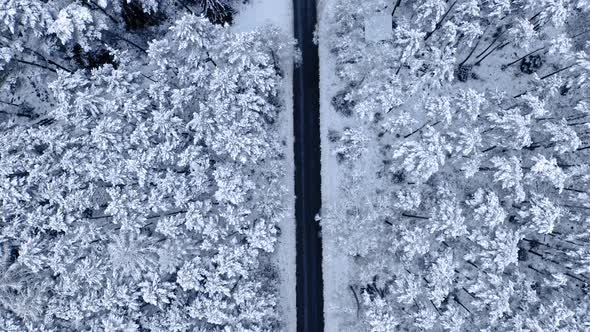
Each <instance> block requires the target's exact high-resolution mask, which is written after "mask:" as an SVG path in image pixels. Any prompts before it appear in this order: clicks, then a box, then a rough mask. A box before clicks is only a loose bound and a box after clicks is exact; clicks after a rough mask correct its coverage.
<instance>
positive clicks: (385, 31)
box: [365, 13, 393, 42]
mask: <svg viewBox="0 0 590 332" xmlns="http://www.w3.org/2000/svg"><path fill="white" fill-rule="evenodd" d="M391 38H393V25H392V17H391V14H387V13H376V14H375V15H374V16H371V17H368V18H367V19H365V39H366V40H368V41H373V42H378V41H383V40H390V39H391Z"/></svg>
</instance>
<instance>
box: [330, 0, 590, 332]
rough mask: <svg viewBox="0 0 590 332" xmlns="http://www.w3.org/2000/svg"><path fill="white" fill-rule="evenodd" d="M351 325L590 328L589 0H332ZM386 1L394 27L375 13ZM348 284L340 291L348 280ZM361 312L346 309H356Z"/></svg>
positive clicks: (336, 138)
mask: <svg viewBox="0 0 590 332" xmlns="http://www.w3.org/2000/svg"><path fill="white" fill-rule="evenodd" d="M325 15H326V18H325V20H326V21H327V22H325V23H324V24H325V26H326V28H325V31H323V32H322V33H321V34H320V35H319V43H320V45H321V44H322V43H324V45H325V47H327V48H328V50H329V52H330V56H332V57H333V59H334V63H335V71H336V73H335V74H336V77H337V79H338V80H339V81H340V82H341V83H342V84H341V85H342V87H341V88H340V89H339V91H338V93H336V94H334V95H333V96H332V97H331V101H330V102H331V104H332V105H331V107H332V108H333V111H332V112H334V113H335V115H334V116H338V117H339V118H341V119H344V120H343V121H344V122H342V123H346V125H342V126H338V125H336V124H333V123H328V124H325V125H326V126H327V127H328V128H330V131H329V134H328V135H327V137H326V139H327V140H329V141H330V143H329V146H330V150H331V154H332V157H333V158H334V159H335V160H336V162H337V163H338V165H339V166H338V167H339V168H340V171H341V172H342V174H344V175H343V180H342V181H341V183H340V185H339V188H338V194H337V197H338V199H335V200H334V201H332V202H328V203H327V204H326V205H327V206H325V207H324V210H325V211H324V215H323V218H322V219H323V221H322V223H323V228H324V238H327V237H332V238H336V239H337V240H336V241H337V243H338V247H339V248H340V249H341V250H343V251H345V252H346V255H348V256H349V257H350V260H351V262H353V263H352V264H353V265H354V267H353V269H352V271H353V272H352V275H351V278H350V280H349V281H348V282H349V284H348V285H346V286H347V288H349V289H348V290H346V291H347V292H348V293H347V295H348V298H347V299H346V300H343V302H352V303H354V304H353V306H352V307H350V308H352V309H350V308H349V309H346V308H345V307H342V309H341V310H342V311H343V312H344V313H343V315H347V316H349V317H356V318H354V319H352V320H353V321H354V320H356V321H357V322H354V325H351V326H346V327H343V328H342V329H343V330H351V331H352V330H355V331H364V330H367V331H442V330H444V331H587V330H588V329H589V328H590V327H589V326H590V315H589V308H588V306H589V304H590V295H589V293H588V292H589V287H590V285H589V283H588V282H589V281H590V232H589V230H588V229H589V225H590V196H589V190H590V164H589V161H590V118H589V117H590V1H587V0H515V1H509V0H457V1H454V0H449V1H445V0H419V1H407V0H395V1H383V0H369V1H363V2H359V1H354V0H335V1H332V5H331V6H329V7H328V8H327V9H326V14H325ZM375 15H387V16H389V15H391V17H392V25H393V26H392V31H391V35H390V36H389V37H388V38H387V39H385V38H384V40H376V41H375V40H369V39H368V38H367V36H366V31H365V30H366V29H367V28H368V26H367V24H368V23H367V22H370V18H371V17H373V16H375ZM343 294H344V293H343ZM349 320H351V319H349Z"/></svg>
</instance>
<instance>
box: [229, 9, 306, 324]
mask: <svg viewBox="0 0 590 332" xmlns="http://www.w3.org/2000/svg"><path fill="white" fill-rule="evenodd" d="M265 24H273V25H275V26H277V27H279V28H280V29H281V30H282V31H283V32H284V33H285V35H286V36H289V37H291V38H292V37H293V4H292V1H291V0H251V1H250V2H249V3H248V4H245V5H243V6H241V7H240V8H239V14H238V15H237V16H236V18H235V22H234V25H233V26H232V29H235V30H236V31H240V32H247V31H251V30H253V29H255V28H256V27H259V26H263V25H265ZM281 63H282V64H283V67H282V70H283V73H284V74H285V77H284V86H283V100H284V101H285V110H284V112H283V113H282V114H281V117H282V119H281V132H282V136H283V137H284V138H285V141H286V143H285V144H286V169H285V174H287V176H286V178H285V184H284V185H285V186H286V187H287V190H288V192H289V195H288V197H287V203H288V204H289V213H288V217H287V218H286V219H285V220H284V221H283V222H282V223H281V225H280V227H281V236H280V237H279V240H278V246H277V249H276V252H275V256H274V257H273V260H274V263H275V265H276V266H277V267H278V269H279V271H278V272H279V277H280V283H279V292H280V297H281V299H280V303H281V308H280V310H281V316H282V317H283V319H284V322H285V326H284V331H296V330H297V307H296V293H295V287H296V265H295V254H296V252H295V196H294V192H295V180H294V177H293V174H294V172H295V170H294V160H293V158H294V156H293V153H294V152H293V139H294V138H293V60H292V59H290V58H289V59H283V61H282V62H281Z"/></svg>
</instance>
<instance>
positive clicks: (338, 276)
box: [318, 0, 358, 332]
mask: <svg viewBox="0 0 590 332" xmlns="http://www.w3.org/2000/svg"><path fill="white" fill-rule="evenodd" d="M332 5H333V1H331V0H322V1H320V2H319V4H318V40H319V44H318V48H319V56H320V128H321V141H322V149H321V151H322V215H324V214H325V212H327V211H329V210H330V209H331V208H332V207H334V204H333V202H337V201H342V200H343V199H344V200H349V199H353V198H352V197H341V194H342V193H341V191H340V188H339V187H340V183H341V181H342V180H343V177H344V176H345V174H343V170H342V168H341V167H340V166H339V165H338V161H337V157H336V155H335V154H334V153H332V144H333V143H331V142H329V139H328V137H329V136H330V134H329V133H330V132H331V131H334V130H336V131H341V130H343V129H344V128H345V127H347V126H350V125H354V120H351V119H350V118H346V117H343V116H342V115H341V114H339V113H337V112H336V110H335V109H334V107H333V105H332V102H331V101H332V98H333V97H334V95H335V94H336V93H337V92H338V91H340V90H341V89H342V88H343V83H341V80H340V79H339V78H338V77H337V76H336V66H335V62H336V59H335V57H334V54H332V53H331V52H330V49H329V44H328V43H326V42H325V40H326V39H328V38H329V36H327V35H326V34H327V33H329V31H328V29H327V27H326V24H328V23H329V18H328V15H330V14H331V13H333V8H331V6H332ZM336 236H337V233H336V232H335V230H334V229H332V228H331V225H322V246H323V255H324V259H323V275H324V320H325V330H326V331H327V332H339V331H344V330H345V331H351V330H354V326H355V323H358V318H357V317H356V307H355V300H354V295H353V294H352V293H351V291H350V288H349V287H348V286H349V284H350V282H351V280H352V279H353V275H354V272H353V271H354V268H355V265H354V263H353V261H352V258H351V257H350V256H349V255H347V254H346V253H345V252H343V251H342V249H341V247H340V246H339V245H338V242H337V241H336Z"/></svg>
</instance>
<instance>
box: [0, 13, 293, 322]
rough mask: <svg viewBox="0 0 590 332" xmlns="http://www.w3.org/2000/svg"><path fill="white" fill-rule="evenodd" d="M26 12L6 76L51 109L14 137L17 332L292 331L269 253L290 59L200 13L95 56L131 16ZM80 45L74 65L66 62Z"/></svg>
mask: <svg viewBox="0 0 590 332" xmlns="http://www.w3.org/2000/svg"><path fill="white" fill-rule="evenodd" d="M8 3H9V4H8V5H10V4H11V3H12V2H11V1H8ZM26 4H27V8H24V7H23V6H24V5H25V3H22V1H19V2H18V3H15V5H16V8H17V9H15V10H14V11H10V12H9V13H8V14H7V13H6V12H4V14H3V15H4V17H3V18H4V20H5V22H6V20H8V22H9V23H10V22H13V21H14V22H13V23H11V24H8V23H6V24H5V25H3V28H4V30H3V31H2V33H3V38H4V37H5V36H6V35H7V34H10V36H11V37H10V38H12V40H11V44H8V41H7V44H6V45H8V46H6V47H5V48H4V49H3V50H4V51H3V52H7V53H4V54H6V56H4V57H3V59H4V60H5V62H4V68H5V70H8V71H11V73H12V74H14V71H12V70H13V68H20V66H21V65H24V66H28V67H30V69H31V70H39V72H38V74H37V77H38V78H39V79H38V81H39V82H40V81H41V77H42V76H45V77H44V79H45V81H44V82H48V83H47V89H48V90H49V91H50V92H51V98H50V99H49V100H50V103H51V104H52V105H53V106H50V105H49V102H48V103H47V104H37V105H35V109H34V110H33V111H32V112H34V113H35V116H34V117H33V116H24V117H23V116H18V114H17V113H16V111H15V110H7V111H6V112H7V113H10V114H9V116H8V117H6V118H5V119H4V121H2V122H1V123H0V258H1V259H0V326H1V329H2V330H3V331H23V330H34V331H64V330H89V331H119V330H121V331H122V330H124V331H188V330H191V331H192V330H195V331H226V330H240V331H264V330H276V329H278V328H279V327H280V324H281V319H280V317H279V312H278V310H277V309H278V305H277V289H276V284H275V283H276V278H277V277H276V273H275V272H274V270H273V267H272V265H271V264H270V262H269V255H270V254H271V253H272V252H273V250H274V247H275V243H276V241H277V237H278V234H279V232H280V230H279V228H278V223H279V221H280V220H281V219H282V218H284V214H285V204H284V196H285V189H284V188H283V186H282V179H283V176H284V175H283V169H284V165H283V164H284V162H285V161H284V160H283V157H282V155H283V154H282V151H283V149H284V147H283V146H282V143H281V141H282V140H281V137H280V135H279V133H278V119H279V114H280V112H281V110H282V107H283V105H282V101H281V98H280V95H279V93H280V88H281V82H282V81H281V80H282V73H281V72H280V69H279V68H280V61H281V59H284V57H285V56H289V55H290V54H291V51H292V44H291V43H290V42H288V41H286V40H287V39H285V37H284V36H281V34H280V33H279V32H278V30H276V29H274V28H270V27H269V28H263V29H259V30H257V31H254V32H251V33H241V34H235V33H232V32H230V31H229V29H228V28H227V27H223V26H221V25H214V24H212V23H211V22H210V21H209V20H208V19H207V18H206V17H203V16H197V15H193V14H190V13H189V14H185V15H182V16H180V17H178V18H177V19H176V20H175V21H174V22H173V23H171V24H170V28H169V29H167V30H168V32H166V33H165V34H163V35H161V36H159V37H158V38H155V39H153V40H150V41H149V42H147V43H145V40H142V39H139V38H138V39H134V38H132V37H131V35H130V34H124V35H118V37H114V38H115V39H117V40H119V41H121V42H122V44H118V43H117V44H110V43H108V42H106V43H104V44H103V47H104V48H101V49H100V50H105V51H100V52H98V51H97V52H96V53H92V54H94V55H88V53H84V52H85V50H98V48H97V45H99V44H100V43H103V42H104V41H105V40H103V39H104V38H107V37H106V36H111V35H113V36H114V34H116V33H118V32H113V33H111V32H109V33H105V31H108V29H110V28H109V24H111V23H113V20H117V21H118V22H121V23H122V22H123V20H122V19H121V17H120V16H118V14H119V13H122V12H124V11H125V9H124V7H125V6H127V4H126V3H118V2H116V3H111V2H106V1H104V2H98V3H96V4H93V3H84V4H78V3H75V4H70V5H68V6H67V7H64V9H62V10H60V11H59V12H58V15H57V19H56V16H54V14H55V12H54V11H52V9H51V8H49V7H50V6H51V3H45V2H36V1H30V2H28V3H26ZM140 4H141V8H142V10H143V11H144V13H155V12H157V11H158V10H160V8H162V6H165V5H167V3H158V2H141V3H140ZM89 7H90V8H89ZM95 7H97V8H102V9H101V10H100V9H99V10H95V9H96V8H95ZM119 10H120V11H119ZM33 11H34V14H32V13H33ZM107 14H108V15H107ZM109 16H113V17H112V18H110V17H109ZM10 20H13V21H10ZM109 21H110V22H109ZM60 44H61V45H62V46H57V45H60ZM134 44H137V45H134ZM34 45H37V47H38V48H33V47H34ZM50 45H53V46H50ZM76 45H77V46H76ZM121 45H125V46H124V47H123V46H121ZM69 47H71V48H72V49H74V48H75V49H76V51H75V52H72V53H71V56H72V58H71V60H67V58H60V60H61V61H59V62H58V61H57V60H50V59H57V55H64V54H70V53H68V52H69ZM19 48H20V49H21V50H23V52H21V53H18V52H16V51H15V50H17V49H19ZM38 49H42V50H44V51H46V53H41V52H39V53H36V52H37V51H36V50H38ZM11 50H12V51H11ZM11 52H12V53H11ZM53 55H55V57H51V56H53ZM23 56H26V58H24V57H23ZM33 59H34V60H33ZM29 62H30V63H29ZM74 64H77V65H79V67H76V66H74ZM33 67H34V68H33ZM62 67H63V68H62ZM80 67H86V68H80ZM41 73H43V74H41ZM48 73H49V74H50V75H52V76H50V77H48V75H47V74H48ZM12 74H8V76H9V78H8V79H7V81H10V75H12ZM5 106H7V107H14V108H16V106H12V105H5Z"/></svg>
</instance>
